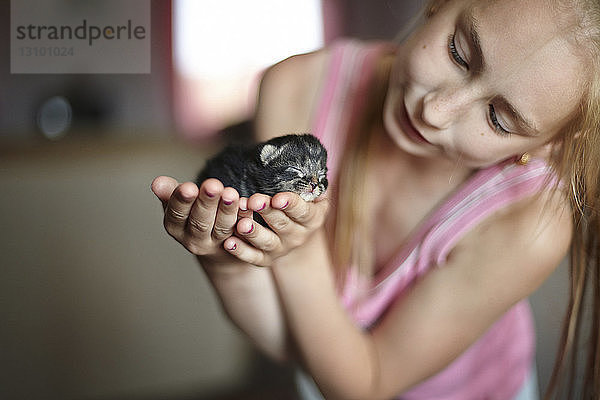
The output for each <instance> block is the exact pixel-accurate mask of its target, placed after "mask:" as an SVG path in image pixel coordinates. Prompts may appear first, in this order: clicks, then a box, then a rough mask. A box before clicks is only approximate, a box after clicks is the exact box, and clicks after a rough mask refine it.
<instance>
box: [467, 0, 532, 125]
mask: <svg viewBox="0 0 600 400" xmlns="http://www.w3.org/2000/svg"><path fill="white" fill-rule="evenodd" d="M473 8H474V6H470V7H469V8H467V10H465V12H464V13H463V14H462V16H461V17H462V20H463V24H464V26H466V28H467V31H468V33H469V34H468V36H469V38H470V42H471V47H472V51H473V53H474V56H475V58H476V60H477V65H476V68H475V71H474V72H475V73H481V72H482V71H484V70H485V68H486V62H485V57H484V53H483V50H482V49H481V40H480V38H479V22H478V21H477V18H475V15H474V14H473ZM495 99H496V102H498V103H500V104H501V106H502V107H503V108H504V109H505V110H506V111H507V112H508V113H509V114H510V116H511V117H512V118H513V119H514V120H515V121H516V122H517V125H518V126H519V128H520V129H522V130H523V131H524V133H526V134H527V135H529V136H538V135H539V134H540V132H539V130H538V129H537V128H536V127H535V124H534V123H533V121H531V120H530V119H528V118H527V117H525V116H524V115H523V114H522V113H521V112H520V111H519V110H517V109H516V108H515V107H514V106H513V105H512V104H511V103H510V102H509V101H508V100H507V99H506V98H505V97H504V96H498V97H496V98H495Z"/></svg>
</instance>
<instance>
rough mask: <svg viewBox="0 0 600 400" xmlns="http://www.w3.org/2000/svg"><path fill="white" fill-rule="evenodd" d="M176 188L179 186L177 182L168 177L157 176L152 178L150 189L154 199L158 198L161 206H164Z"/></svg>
mask: <svg viewBox="0 0 600 400" xmlns="http://www.w3.org/2000/svg"><path fill="white" fill-rule="evenodd" d="M177 186H179V182H177V181H176V180H175V179H173V178H171V177H168V176H159V177H156V178H154V180H153V181H152V185H150V188H151V189H152V192H153V193H154V194H155V195H156V197H158V199H159V200H160V201H161V202H162V203H163V204H166V203H167V202H168V201H169V199H170V198H171V195H172V194H173V191H174V190H175V189H176V188H177Z"/></svg>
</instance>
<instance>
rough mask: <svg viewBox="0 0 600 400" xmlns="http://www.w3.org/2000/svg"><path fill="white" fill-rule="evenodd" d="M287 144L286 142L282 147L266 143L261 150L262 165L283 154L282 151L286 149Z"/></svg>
mask: <svg viewBox="0 0 600 400" xmlns="http://www.w3.org/2000/svg"><path fill="white" fill-rule="evenodd" d="M286 145H287V144H284V145H283V146H281V147H277V146H274V145H272V144H265V145H264V146H263V148H262V149H261V151H260V162H261V163H262V165H264V166H266V165H268V164H269V163H270V162H271V161H273V160H274V159H276V158H277V157H279V156H280V155H281V153H282V152H283V151H284V150H285V147H286Z"/></svg>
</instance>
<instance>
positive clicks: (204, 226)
mask: <svg viewBox="0 0 600 400" xmlns="http://www.w3.org/2000/svg"><path fill="white" fill-rule="evenodd" d="M222 191H223V184H222V183H221V182H220V181H218V180H217V179H207V180H205V181H204V182H202V185H200V191H199V193H198V196H197V197H196V201H195V202H194V205H193V206H192V208H191V211H190V217H189V219H188V223H187V229H188V232H190V233H191V234H192V235H193V236H194V237H198V238H200V239H207V238H209V237H210V235H211V233H212V230H213V226H214V223H215V217H216V214H217V206H218V205H219V198H220V196H221V192H222Z"/></svg>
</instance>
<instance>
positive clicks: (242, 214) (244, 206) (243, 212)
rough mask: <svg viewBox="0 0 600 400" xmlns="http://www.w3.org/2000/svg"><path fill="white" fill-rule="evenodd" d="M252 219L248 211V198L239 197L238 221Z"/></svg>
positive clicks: (250, 212)
mask: <svg viewBox="0 0 600 400" xmlns="http://www.w3.org/2000/svg"><path fill="white" fill-rule="evenodd" d="M242 218H252V210H248V198H246V197H240V202H239V208H238V219H242Z"/></svg>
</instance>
